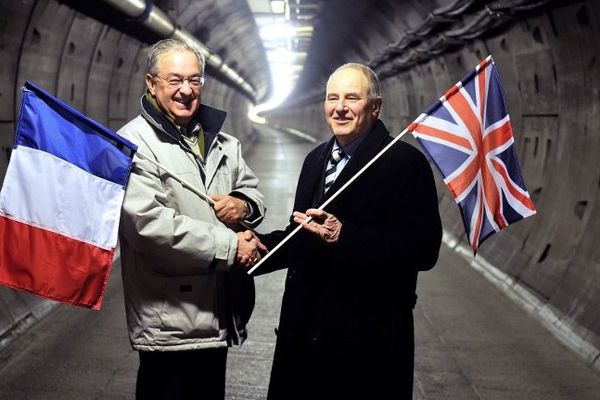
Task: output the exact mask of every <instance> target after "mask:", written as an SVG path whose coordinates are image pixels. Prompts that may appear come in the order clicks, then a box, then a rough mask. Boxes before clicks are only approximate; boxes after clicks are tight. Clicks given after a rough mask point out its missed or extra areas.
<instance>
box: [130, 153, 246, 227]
mask: <svg viewBox="0 0 600 400" xmlns="http://www.w3.org/2000/svg"><path fill="white" fill-rule="evenodd" d="M136 154H137V155H138V156H139V157H140V158H143V159H144V160H146V161H150V163H152V164H154V166H156V167H157V168H160V169H162V170H163V171H164V172H166V173H167V175H169V176H170V177H171V178H173V179H175V180H176V181H177V182H179V183H181V185H182V186H183V187H184V188H186V189H188V190H190V191H191V192H193V193H195V194H197V195H198V196H199V197H200V198H201V199H202V200H204V201H206V202H207V203H208V204H209V205H210V206H211V207H214V205H215V201H214V200H213V199H212V198H211V197H210V196H208V195H207V194H206V193H204V192H202V191H200V190H198V188H196V187H195V186H194V185H192V184H191V183H189V182H187V181H186V180H185V179H183V178H181V177H179V176H177V175H176V174H175V173H174V172H172V171H171V170H169V169H168V168H166V167H165V166H164V165H162V164H160V163H158V162H156V161H154V160H153V159H151V158H150V157H148V156H146V155H145V154H143V153H141V152H139V151H138V152H137V153H136ZM238 223H239V224H240V225H241V226H243V227H244V228H246V229H248V230H251V231H252V230H253V229H252V227H251V226H250V225H248V224H247V223H246V222H244V221H240V222H238Z"/></svg>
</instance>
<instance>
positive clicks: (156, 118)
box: [119, 98, 265, 351]
mask: <svg viewBox="0 0 600 400" xmlns="http://www.w3.org/2000/svg"><path fill="white" fill-rule="evenodd" d="M225 115H226V114H225V113H224V112H223V111H220V110H216V109H213V108H210V107H208V106H205V105H202V106H201V107H200V110H199V111H198V113H197V115H196V119H197V120H198V121H199V122H200V123H201V124H202V127H203V129H204V131H205V135H206V148H207V155H206V163H205V164H202V163H201V162H200V161H199V160H198V159H197V158H196V157H195V156H194V154H193V153H192V152H191V151H189V150H187V149H186V147H185V144H184V143H183V141H182V140H181V137H180V136H179V132H178V131H177V129H176V128H175V126H174V125H173V124H172V123H170V122H169V121H168V120H167V119H166V118H165V117H164V115H163V114H161V113H159V112H158V111H157V110H156V109H155V108H153V107H152V106H151V105H150V104H149V103H148V102H147V101H146V100H145V99H144V98H142V109H141V115H139V116H138V117H136V118H135V119H133V120H132V121H130V122H129V123H128V124H127V125H125V126H124V127H123V128H121V129H120V130H119V133H120V134H121V135H123V136H125V137H126V138H128V139H129V140H131V141H132V142H134V143H135V144H137V145H138V146H139V148H138V152H139V153H143V154H144V155H145V156H148V157H150V158H152V159H153V160H155V161H156V162H158V163H160V164H162V165H163V166H165V167H166V168H167V169H168V170H170V171H171V172H174V173H175V174H176V175H177V176H179V177H181V178H183V179H184V180H186V181H187V182H188V183H190V184H192V185H195V187H196V188H198V189H199V190H200V191H202V192H204V193H207V194H209V195H211V194H234V195H236V196H238V197H242V198H244V199H247V200H249V201H250V202H251V204H252V206H253V209H254V210H255V212H254V214H253V216H256V218H254V220H253V221H246V222H247V223H249V224H250V225H253V226H256V225H258V223H260V221H261V220H262V218H263V216H264V213H265V206H264V203H263V197H262V195H261V193H260V192H259V191H258V190H257V185H258V179H257V178H256V176H255V175H254V173H253V172H252V171H251V169H250V168H249V167H248V166H247V165H246V163H245V161H244V159H243V158H242V154H241V146H240V143H239V141H238V140H237V139H235V138H234V137H233V136H230V135H228V134H225V133H223V132H221V131H220V129H221V127H222V125H223V122H224V119H225ZM231 228H233V229H235V227H231ZM119 241H120V248H121V263H122V273H123V285H124V293H125V306H126V313H127V324H128V328H129V336H130V340H131V343H132V345H133V348H134V349H136V350H146V351H176V350H191V349H201V348H210V347H223V346H228V345H231V344H241V342H243V340H244V339H245V337H246V330H245V323H246V322H247V320H248V318H249V317H250V313H251V312H252V309H253V306H254V282H253V281H252V279H251V278H249V277H248V276H247V274H245V272H244V271H241V270H239V267H236V268H233V269H232V265H233V263H234V260H235V255H236V251H237V236H236V233H235V232H234V231H233V230H232V229H230V228H228V227H226V226H225V225H223V224H222V223H221V222H220V221H219V220H218V219H217V218H216V216H215V213H214V211H213V210H212V208H211V206H210V205H209V204H208V203H207V202H206V201H204V200H202V199H201V198H200V197H199V196H198V195H197V194H194V193H193V192H192V191H190V190H188V189H186V188H184V187H183V186H182V185H181V184H180V183H179V182H177V181H176V180H175V179H173V178H171V177H169V176H168V175H167V174H166V173H165V172H164V171H162V170H160V169H158V168H157V167H156V166H154V165H153V164H151V163H150V162H149V161H147V160H144V159H143V158H140V157H139V156H137V155H136V156H135V158H134V166H133V170H132V173H131V177H130V180H129V183H128V186H127V190H126V193H125V200H124V203H123V209H122V215H121V225H120V234H119Z"/></svg>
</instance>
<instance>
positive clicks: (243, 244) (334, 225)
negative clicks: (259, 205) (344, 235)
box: [236, 208, 342, 268]
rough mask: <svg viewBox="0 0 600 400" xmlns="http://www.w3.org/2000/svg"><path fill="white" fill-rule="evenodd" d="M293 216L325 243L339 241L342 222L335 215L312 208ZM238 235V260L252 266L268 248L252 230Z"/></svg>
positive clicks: (246, 265)
mask: <svg viewBox="0 0 600 400" xmlns="http://www.w3.org/2000/svg"><path fill="white" fill-rule="evenodd" d="M293 217H294V222H295V223H297V224H299V225H301V226H302V228H303V229H305V230H306V231H308V232H310V233H312V234H314V235H316V236H317V237H319V238H320V239H321V240H322V241H323V242H324V243H325V244H328V245H332V244H335V243H337V242H338V240H339V237H340V232H341V230H342V222H341V221H340V220H339V219H337V218H336V216H335V215H333V214H329V213H327V212H325V211H323V210H318V209H314V208H310V209H308V210H306V213H301V212H298V211H295V212H294V214H293ZM292 233H294V232H292ZM237 235H238V250H237V255H236V262H237V264H239V265H241V266H243V267H246V268H251V267H252V266H253V265H254V264H256V263H257V262H258V261H259V260H260V259H261V257H262V255H263V254H265V253H266V252H267V251H268V249H267V247H266V246H265V245H264V244H262V242H261V241H260V239H259V238H258V236H256V234H255V233H254V232H252V231H244V232H239V233H238V234H237Z"/></svg>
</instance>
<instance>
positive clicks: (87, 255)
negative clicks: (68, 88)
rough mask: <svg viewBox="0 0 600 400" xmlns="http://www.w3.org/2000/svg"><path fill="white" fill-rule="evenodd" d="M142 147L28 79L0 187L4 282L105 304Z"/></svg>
mask: <svg viewBox="0 0 600 400" xmlns="http://www.w3.org/2000/svg"><path fill="white" fill-rule="evenodd" d="M136 150H137V148H136V146H135V145H134V144H132V143H130V142H129V141H127V140H126V139H124V138H122V137H120V136H119V135H117V134H116V133H115V132H113V131H111V130H110V129H108V128H106V127H104V126H102V125H100V124H98V123H97V122H95V121H93V120H91V119H90V118H88V117H86V116H84V115H83V114H81V113H80V112H78V111H77V110H75V109H74V108H72V107H71V106H69V105H67V104H65V103H63V102H61V101H60V100H59V99H57V98H55V97H53V96H51V95H50V94H48V93H46V92H45V91H43V90H42V89H41V88H40V87H38V86H36V85H35V84H33V83H31V82H27V83H26V84H25V87H24V88H23V97H22V100H21V109H20V114H19V120H18V124H17V130H16V136H15V143H14V147H13V150H12V153H11V157H10V162H9V165H8V169H7V171H6V176H5V179H4V184H3V186H2V190H1V191H0V284H2V285H5V286H8V287H11V288H15V289H20V290H24V291H27V292H30V293H33V294H36V295H39V296H42V297H45V298H48V299H52V300H56V301H60V302H64V303H68V304H72V305H78V306H82V307H87V308H92V309H95V310H98V309H100V306H101V303H102V298H103V295H104V290H105V288H106V284H107V282H108V277H109V274H110V267H111V264H112V259H113V256H114V252H115V248H116V245H117V237H118V227H119V217H120V210H121V205H122V202H123V198H124V194H125V187H126V186H127V181H128V179H129V174H130V171H131V166H132V158H133V154H134V153H135V151H136Z"/></svg>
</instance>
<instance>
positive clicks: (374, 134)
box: [319, 119, 390, 202]
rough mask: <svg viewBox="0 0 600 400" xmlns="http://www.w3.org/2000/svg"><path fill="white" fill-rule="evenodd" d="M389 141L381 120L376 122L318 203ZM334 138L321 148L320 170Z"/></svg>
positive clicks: (387, 132) (388, 135) (350, 176)
mask: <svg viewBox="0 0 600 400" xmlns="http://www.w3.org/2000/svg"><path fill="white" fill-rule="evenodd" d="M389 140H390V132H389V131H388V130H387V128H386V127H385V125H384V124H383V122H382V121H381V120H379V119H378V120H377V121H376V122H375V124H374V125H373V128H371V131H370V132H369V133H367V136H365V138H364V139H363V140H362V142H361V143H360V144H359V145H358V147H357V148H356V150H355V151H354V155H353V156H352V158H350V161H348V164H346V166H345V167H344V169H343V170H342V172H341V173H340V175H339V176H338V177H337V179H336V180H335V181H334V182H333V185H332V186H331V187H330V188H329V190H328V191H327V193H326V194H325V195H324V197H323V198H322V199H320V202H323V201H324V200H326V199H327V198H328V197H329V196H331V195H332V194H334V193H335V192H336V191H337V189H339V188H340V187H342V186H343V185H344V183H346V182H347V181H348V180H349V179H350V178H352V177H353V176H354V175H355V174H356V173H357V172H358V171H359V170H360V169H361V168H362V167H363V166H364V165H365V164H367V163H368V162H369V161H371V160H372V159H373V157H375V156H376V155H377V153H378V152H379V151H380V150H381V149H382V148H383V147H385V145H386V142H387V141H389ZM334 141H335V136H334V137H332V138H331V139H330V140H329V142H327V145H326V146H325V147H324V148H323V150H322V152H321V154H320V155H319V158H320V159H321V162H322V165H323V166H322V169H323V170H324V168H325V163H326V162H327V159H328V157H329V154H330V153H331V150H332V148H333V143H334Z"/></svg>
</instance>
